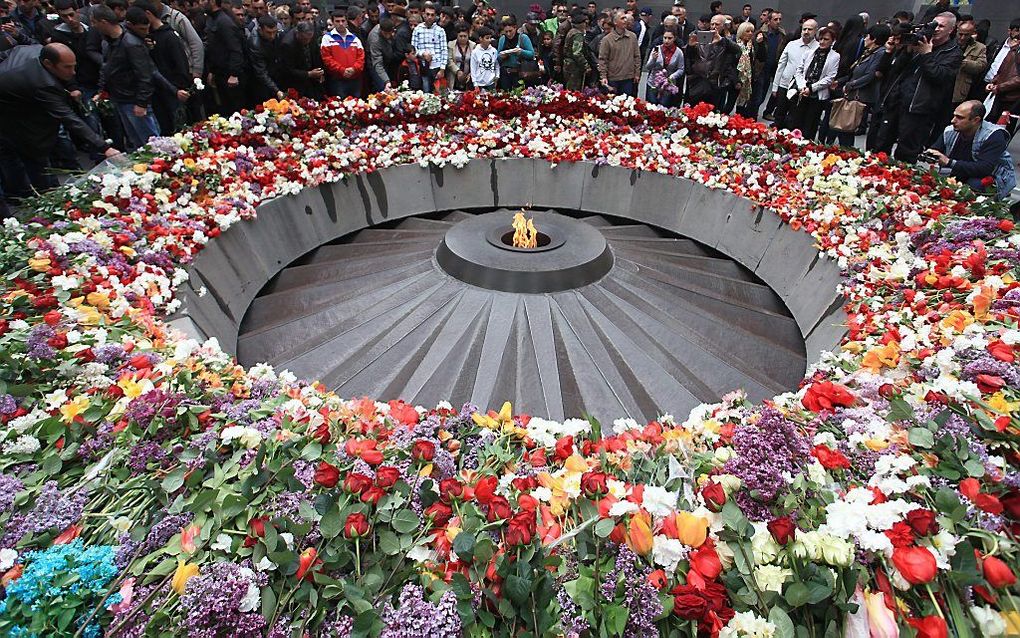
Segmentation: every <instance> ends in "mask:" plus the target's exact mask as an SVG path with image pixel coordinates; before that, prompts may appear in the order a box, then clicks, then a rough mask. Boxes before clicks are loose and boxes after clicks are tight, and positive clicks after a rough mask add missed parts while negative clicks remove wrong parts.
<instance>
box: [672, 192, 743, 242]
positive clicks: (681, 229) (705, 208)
mask: <svg viewBox="0 0 1020 638" xmlns="http://www.w3.org/2000/svg"><path fill="white" fill-rule="evenodd" d="M738 201H739V199H738V198H737V197H735V196H734V195H732V194H730V193H728V192H726V191H722V190H713V189H710V188H708V187H707V186H703V185H701V184H697V183H695V184H694V185H693V187H692V189H691V196H690V197H689V198H688V199H687V206H686V207H685V208H684V213H683V216H682V217H681V218H680V224H679V225H678V226H677V227H676V228H675V229H674V230H675V231H676V232H678V233H680V234H681V235H684V236H687V237H690V238H691V239H696V240H697V241H700V242H701V243H703V244H706V245H708V246H711V247H713V248H715V247H716V245H717V244H718V243H719V240H720V238H721V237H722V233H723V229H724V228H725V227H726V219H727V217H728V216H729V214H730V212H731V211H732V210H733V207H734V205H736V203H737V202H738Z"/></svg>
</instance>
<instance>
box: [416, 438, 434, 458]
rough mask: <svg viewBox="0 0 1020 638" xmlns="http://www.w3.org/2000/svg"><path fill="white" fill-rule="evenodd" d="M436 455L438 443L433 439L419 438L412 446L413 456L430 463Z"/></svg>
mask: <svg viewBox="0 0 1020 638" xmlns="http://www.w3.org/2000/svg"><path fill="white" fill-rule="evenodd" d="M435 456H436V444H435V443H433V442H432V441H424V440H421V439H419V440H417V441H415V442H414V445H412V446H411V458H412V459H414V460H415V461H425V462H426V463H428V462H429V461H431V460H432V459H433V458H435Z"/></svg>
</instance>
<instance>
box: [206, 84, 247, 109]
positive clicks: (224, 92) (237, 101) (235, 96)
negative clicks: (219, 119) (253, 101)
mask: <svg viewBox="0 0 1020 638" xmlns="http://www.w3.org/2000/svg"><path fill="white" fill-rule="evenodd" d="M214 78H215V80H216V95H217V97H218V98H219V99H218V101H217V104H216V112H217V113H219V114H220V115H222V116H223V117H230V116H231V115H233V114H234V113H236V112H238V111H240V110H241V109H243V108H244V107H245V106H247V97H248V96H247V91H246V89H245V87H244V83H243V82H242V83H239V84H238V85H237V86H228V85H227V76H225V75H222V76H221V75H216V76H214Z"/></svg>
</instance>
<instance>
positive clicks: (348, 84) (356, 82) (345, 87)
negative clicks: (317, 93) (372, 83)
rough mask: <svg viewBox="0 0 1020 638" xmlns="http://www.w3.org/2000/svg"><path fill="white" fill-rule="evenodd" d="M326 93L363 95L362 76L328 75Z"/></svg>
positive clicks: (351, 95) (352, 95) (349, 95)
mask: <svg viewBox="0 0 1020 638" xmlns="http://www.w3.org/2000/svg"><path fill="white" fill-rule="evenodd" d="M326 93H328V94H329V95H335V96H337V97H361V78H360V77H356V78H338V77H329V76H326Z"/></svg>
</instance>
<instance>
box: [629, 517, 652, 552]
mask: <svg viewBox="0 0 1020 638" xmlns="http://www.w3.org/2000/svg"><path fill="white" fill-rule="evenodd" d="M627 545H628V546H629V547H630V548H631V549H632V550H634V553H635V554H638V555H640V556H647V555H648V554H650V553H651V551H652V521H651V517H650V516H648V512H644V511H640V512H637V513H635V514H634V515H633V516H631V517H630V523H629V524H628V525H627Z"/></svg>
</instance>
